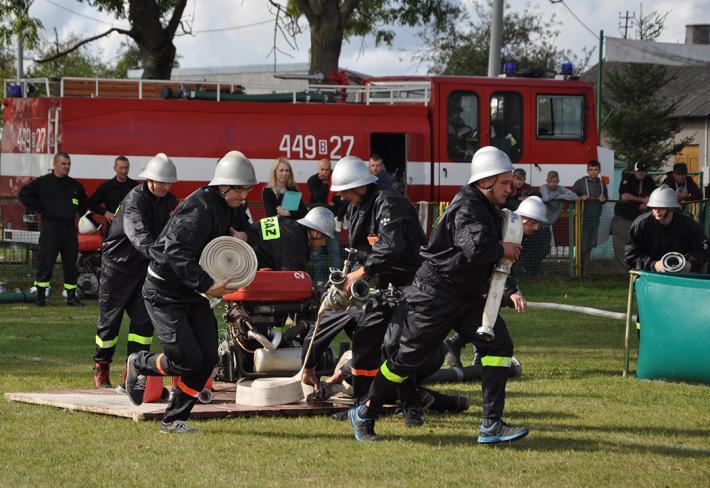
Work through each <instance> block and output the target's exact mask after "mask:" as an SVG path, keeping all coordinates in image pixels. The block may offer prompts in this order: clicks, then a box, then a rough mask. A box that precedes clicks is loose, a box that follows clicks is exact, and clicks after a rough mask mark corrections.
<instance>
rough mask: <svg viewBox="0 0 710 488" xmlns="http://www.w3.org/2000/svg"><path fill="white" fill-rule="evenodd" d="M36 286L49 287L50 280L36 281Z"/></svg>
mask: <svg viewBox="0 0 710 488" xmlns="http://www.w3.org/2000/svg"><path fill="white" fill-rule="evenodd" d="M35 286H41V287H43V288H49V281H35Z"/></svg>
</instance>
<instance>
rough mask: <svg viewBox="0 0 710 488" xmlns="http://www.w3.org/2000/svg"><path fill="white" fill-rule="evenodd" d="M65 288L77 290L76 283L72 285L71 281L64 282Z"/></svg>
mask: <svg viewBox="0 0 710 488" xmlns="http://www.w3.org/2000/svg"><path fill="white" fill-rule="evenodd" d="M64 289H65V290H76V285H70V284H69V283H64Z"/></svg>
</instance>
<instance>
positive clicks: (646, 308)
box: [636, 272, 710, 384]
mask: <svg viewBox="0 0 710 488" xmlns="http://www.w3.org/2000/svg"><path fill="white" fill-rule="evenodd" d="M636 299H637V302H638V309H639V316H640V317H641V343H640V344H639V359H638V367H637V371H636V376H637V377H638V378H640V379H663V380H681V381H697V382H701V383H709V384H710V275H700V274H682V275H674V274H670V273H646V272H643V273H641V274H640V276H639V278H638V279H637V280H636Z"/></svg>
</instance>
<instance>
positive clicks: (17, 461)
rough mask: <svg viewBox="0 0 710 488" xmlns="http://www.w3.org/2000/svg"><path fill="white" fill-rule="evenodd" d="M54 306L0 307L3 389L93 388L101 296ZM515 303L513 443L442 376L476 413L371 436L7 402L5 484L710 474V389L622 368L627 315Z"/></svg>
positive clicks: (573, 289)
mask: <svg viewBox="0 0 710 488" xmlns="http://www.w3.org/2000/svg"><path fill="white" fill-rule="evenodd" d="M521 287H522V288H523V290H524V291H525V295H526V296H527V298H528V299H529V300H535V301H555V302H559V303H569V304H577V305H585V306H593V307H598V308H604V309H607V310H614V311H624V309H625V304H626V290H627V288H626V287H627V283H626V282H624V281H622V279H619V280H615V279H611V278H609V279H604V278H600V279H599V280H596V281H594V282H592V283H582V282H578V281H564V280H560V281H545V282H529V283H521ZM50 303H53V304H57V305H54V306H50V307H47V308H45V309H42V310H38V309H35V308H33V307H32V306H29V305H1V306H0V391H1V392H2V393H5V392H9V391H37V390H57V389H66V388H86V387H89V385H90V382H91V378H90V374H91V366H92V364H91V357H92V354H93V349H94V346H93V337H94V334H95V330H94V327H95V320H96V314H97V307H96V306H95V305H90V306H87V307H86V308H84V309H79V310H77V309H71V308H66V307H64V306H61V305H58V299H57V298H56V297H54V298H52V299H51V300H50ZM504 315H505V318H506V320H507V321H508V324H509V327H510V330H511V333H512V335H513V338H514V341H515V343H516V355H517V356H518V357H520V358H521V360H522V362H523V378H522V379H520V380H514V381H511V382H509V383H508V397H507V405H506V418H507V419H508V420H509V421H511V422H513V423H516V424H522V425H526V426H528V427H529V428H530V435H529V436H528V438H527V439H525V440H523V441H521V442H519V443H517V444H514V445H513V446H512V447H505V448H500V447H499V448H496V447H493V448H491V447H479V446H477V445H476V443H475V435H476V431H477V429H478V425H479V423H480V413H481V412H480V385H478V384H477V383H472V384H456V385H440V386H438V388H439V389H441V390H444V391H447V392H456V393H459V394H465V395H469V396H470V397H472V398H473V399H474V404H473V406H472V407H471V409H470V410H469V411H468V412H466V413H464V414H460V415H435V414H430V415H428V416H427V423H426V425H425V426H424V427H423V428H420V429H405V428H404V426H403V425H402V421H401V419H399V418H395V417H387V418H383V419H382V420H381V421H380V422H379V423H378V425H377V430H378V433H379V434H380V435H382V436H384V438H385V440H384V441H383V442H380V443H376V444H368V445H359V444H357V443H356V442H355V441H354V440H352V431H351V429H350V427H349V425H348V424H347V423H344V422H333V421H331V420H329V419H328V418H323V417H317V418H266V417H265V418H250V419H229V420H211V421H195V422H194V423H193V425H196V426H197V427H198V428H200V429H201V430H202V431H203V432H204V435H201V436H195V437H179V436H165V435H160V434H159V433H158V428H157V423H156V422H142V423H134V422H132V421H130V420H127V419H119V418H112V417H108V416H101V415H94V414H89V413H81V412H65V411H62V410H59V409H54V408H48V407H41V406H33V405H25V404H20V403H11V402H7V401H5V400H4V399H3V400H0V440H1V442H0V486H2V487H5V486H23V487H24V486H44V485H51V486H232V485H238V486H307V485H311V486H355V485H366V486H375V487H379V486H397V487H402V486H490V485H492V484H494V485H496V486H531V485H533V486H543V485H544V486H599V485H602V486H622V485H627V486H644V485H647V486H709V485H710V467H709V466H710V463H708V458H709V456H710V427H709V424H710V388H709V387H708V386H705V385H694V384H684V383H665V382H660V381H638V380H635V379H624V378H622V377H621V369H622V366H623V336H624V331H623V328H624V326H623V321H611V320H606V319H601V318H595V317H589V316H584V315H576V314H570V313H565V312H554V311H541V310H529V311H528V312H526V313H525V314H517V313H515V312H511V311H505V312H504ZM124 336H125V334H124ZM119 344H121V345H120V346H119V353H120V354H118V356H119V357H117V358H116V360H117V363H118V364H120V361H121V360H122V359H123V358H124V353H123V352H122V351H121V350H122V349H123V347H124V346H123V344H125V342H120V343H119ZM635 347H636V344H634V348H635ZM470 357H471V353H470V349H468V350H467V351H466V353H465V356H464V358H465V359H469V360H470ZM632 359H633V361H632V365H633V364H635V363H634V361H635V353H634V354H633V355H632ZM117 369H118V370H119V371H115V372H114V373H115V374H114V378H113V379H114V382H115V381H116V380H118V374H120V372H121V371H120V368H117Z"/></svg>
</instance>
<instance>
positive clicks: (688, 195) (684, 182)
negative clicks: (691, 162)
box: [663, 163, 703, 203]
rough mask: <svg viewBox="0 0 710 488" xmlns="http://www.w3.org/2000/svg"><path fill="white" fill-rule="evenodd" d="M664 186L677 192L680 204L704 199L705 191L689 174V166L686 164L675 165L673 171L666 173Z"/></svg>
mask: <svg viewBox="0 0 710 488" xmlns="http://www.w3.org/2000/svg"><path fill="white" fill-rule="evenodd" d="M663 184H664V185H668V186H669V187H670V188H671V189H673V190H675V192H676V195H677V196H678V201H679V202H680V203H685V202H687V201H693V200H702V199H703V191H702V190H701V189H700V187H699V186H698V184H697V183H696V182H695V180H693V178H692V177H691V176H690V175H689V174H688V165H687V164H685V163H676V164H674V165H673V171H670V172H668V173H666V178H665V179H664V180H663Z"/></svg>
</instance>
